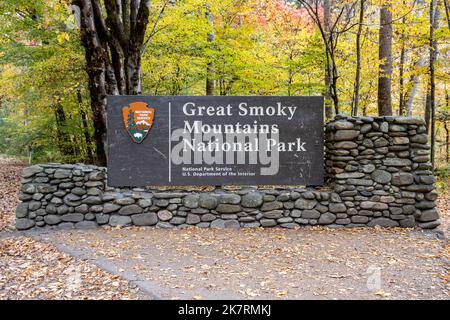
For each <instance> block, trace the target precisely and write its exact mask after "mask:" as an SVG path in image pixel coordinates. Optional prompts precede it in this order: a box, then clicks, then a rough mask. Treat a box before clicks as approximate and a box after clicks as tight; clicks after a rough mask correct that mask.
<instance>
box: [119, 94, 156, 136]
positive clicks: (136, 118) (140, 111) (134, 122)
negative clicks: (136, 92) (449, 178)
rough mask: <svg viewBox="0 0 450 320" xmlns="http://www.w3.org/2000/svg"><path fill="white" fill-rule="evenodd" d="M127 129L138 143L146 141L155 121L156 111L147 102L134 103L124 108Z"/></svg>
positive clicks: (124, 120)
mask: <svg viewBox="0 0 450 320" xmlns="http://www.w3.org/2000/svg"><path fill="white" fill-rule="evenodd" d="M122 114H123V122H124V124H125V129H126V130H127V132H128V133H129V135H130V136H131V139H133V141H134V142H136V143H141V142H142V141H144V139H145V137H146V136H147V135H148V133H149V131H150V129H151V128H152V126H153V120H154V119H155V109H153V108H150V107H149V106H148V104H146V103H145V102H133V103H130V104H129V105H128V106H127V107H123V108H122Z"/></svg>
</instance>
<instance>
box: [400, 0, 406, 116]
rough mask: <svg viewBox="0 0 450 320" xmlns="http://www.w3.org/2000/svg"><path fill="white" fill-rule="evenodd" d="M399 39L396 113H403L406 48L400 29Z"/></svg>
mask: <svg viewBox="0 0 450 320" xmlns="http://www.w3.org/2000/svg"><path fill="white" fill-rule="evenodd" d="M403 5H406V3H405V1H403ZM405 23H406V18H405V17H403V18H402V24H403V25H404V24H405ZM400 41H401V49H400V67H399V69H400V70H399V72H400V74H399V89H398V91H399V97H398V98H399V99H398V115H399V116H404V115H405V79H403V78H404V74H405V59H406V48H405V33H404V32H403V31H402V33H401V35H400Z"/></svg>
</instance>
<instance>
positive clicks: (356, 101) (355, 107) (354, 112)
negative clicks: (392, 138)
mask: <svg viewBox="0 0 450 320" xmlns="http://www.w3.org/2000/svg"><path fill="white" fill-rule="evenodd" d="M364 2H365V0H360V5H359V20H358V31H357V32H356V71H355V86H354V93H353V108H352V115H353V116H357V115H358V107H359V82H360V74H361V33H362V27H363V23H364Z"/></svg>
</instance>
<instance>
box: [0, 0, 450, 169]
mask: <svg viewBox="0 0 450 320" xmlns="http://www.w3.org/2000/svg"><path fill="white" fill-rule="evenodd" d="M449 8H450V7H449V4H448V0H430V1H428V0H427V1H425V0H379V1H371V0H354V1H350V0H291V1H287V0H222V1H219V0H155V1H149V0H140V1H139V0H104V1H101V0H74V1H69V0H45V1H44V0H37V1H27V0H3V1H2V2H1V3H0V74H1V77H0V153H6V154H10V155H17V156H26V157H30V159H31V161H36V162H37V161H65V162H89V163H90V162H97V163H104V161H105V152H104V147H103V143H104V136H105V128H106V127H105V97H106V95H107V94H140V93H144V94H148V95H206V94H208V95H324V96H325V97H326V100H327V102H326V114H327V117H328V118H332V116H333V115H334V114H336V113H343V114H348V115H350V114H353V115H378V114H380V115H391V114H393V115H396V114H400V115H415V116H422V117H425V119H426V121H427V123H428V128H429V129H428V130H429V133H430V137H431V139H432V141H435V143H436V144H435V147H434V148H435V152H434V155H435V164H436V165H437V166H440V167H443V166H448V161H449V140H450V138H449V131H450V129H449V128H450V116H449V113H450V102H449V99H450V75H449V74H450V72H449V71H450V65H449V61H450V59H449V57H450V19H449V16H450V14H449V12H450V11H449Z"/></svg>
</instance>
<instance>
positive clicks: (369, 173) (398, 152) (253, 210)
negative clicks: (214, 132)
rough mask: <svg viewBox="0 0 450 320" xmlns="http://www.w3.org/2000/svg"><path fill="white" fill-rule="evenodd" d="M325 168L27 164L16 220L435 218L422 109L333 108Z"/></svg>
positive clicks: (411, 221) (400, 222)
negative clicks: (243, 175)
mask: <svg viewBox="0 0 450 320" xmlns="http://www.w3.org/2000/svg"><path fill="white" fill-rule="evenodd" d="M325 170H326V173H327V179H328V188H327V189H325V188H317V189H312V188H282V189H270V190H261V189H258V188H256V187H241V188H237V189H234V190H228V189H214V190H213V191H209V192H196V191H185V190H170V191H162V190H155V189H151V188H133V189H129V188H126V189H118V188H111V187H108V186H107V185H106V181H107V174H106V169H105V168H101V167H96V166H90V165H78V164H77V165H70V164H40V165H33V166H30V167H27V168H25V169H24V170H23V172H22V188H21V191H20V194H19V198H20V200H21V201H22V202H21V203H20V204H19V205H18V207H17V210H16V217H17V219H16V227H17V229H19V230H25V229H30V228H33V227H36V228H40V227H46V226H51V227H57V228H96V227H99V226H103V225H110V226H128V225H136V226H156V227H161V228H172V227H179V228H182V227H188V226H193V225H196V226H198V227H219V228H240V227H275V226H280V227H284V228H295V227H301V226H308V225H309V226H314V225H326V226H329V227H359V226H375V225H380V226H386V227H391V226H392V227H394V226H401V227H414V226H419V227H421V228H435V227H436V226H438V225H439V220H438V218H439V217H438V213H437V211H436V209H435V200H436V197H437V193H436V192H435V191H434V176H433V173H432V171H431V165H430V163H429V146H428V145H427V136H426V134H425V127H424V123H423V120H421V119H416V118H404V117H397V118H394V117H382V118H370V117H360V118H343V117H340V118H337V119H336V120H334V121H332V122H330V123H328V124H327V126H326V159H325Z"/></svg>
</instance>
